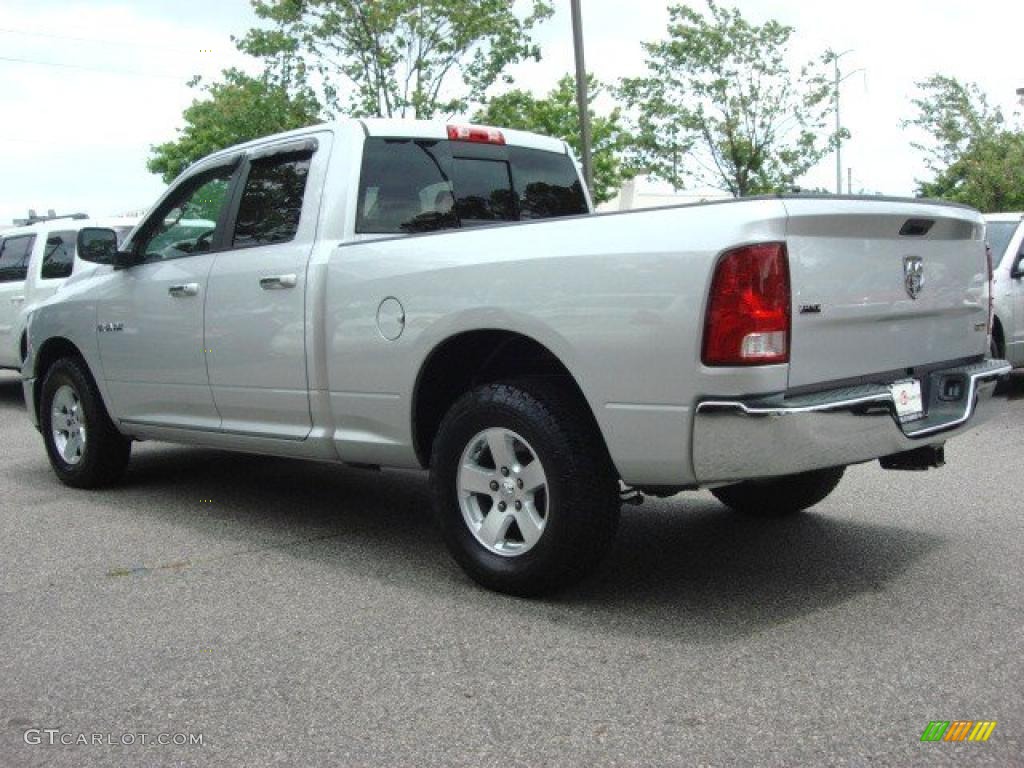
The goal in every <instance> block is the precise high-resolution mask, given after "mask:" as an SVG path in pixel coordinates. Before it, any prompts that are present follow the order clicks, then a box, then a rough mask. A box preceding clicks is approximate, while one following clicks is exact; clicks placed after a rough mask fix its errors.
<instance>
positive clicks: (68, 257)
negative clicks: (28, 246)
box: [41, 232, 78, 280]
mask: <svg viewBox="0 0 1024 768" xmlns="http://www.w3.org/2000/svg"><path fill="white" fill-rule="evenodd" d="M77 237H78V233H77V232H51V233H50V234H49V235H48V236H47V238H46V250H44V251H43V266H42V271H41V277H42V278H43V280H59V279H61V278H65V277H71V270H72V268H73V267H74V264H75V243H76V240H77Z"/></svg>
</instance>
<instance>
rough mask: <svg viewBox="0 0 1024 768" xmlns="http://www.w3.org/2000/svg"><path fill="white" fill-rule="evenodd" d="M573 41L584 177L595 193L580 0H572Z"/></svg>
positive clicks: (588, 187) (592, 192)
mask: <svg viewBox="0 0 1024 768" xmlns="http://www.w3.org/2000/svg"><path fill="white" fill-rule="evenodd" d="M572 43H573V48H575V50H576V108H577V109H578V110H579V114H580V149H581V154H582V155H583V157H582V158H580V159H581V161H582V162H583V178H584V180H585V181H586V182H587V189H589V190H590V194H591V195H593V194H594V170H593V165H592V162H591V157H590V108H589V107H590V105H589V102H590V99H589V98H588V97H587V66H586V64H585V63H584V61H583V14H582V13H581V12H580V0H572Z"/></svg>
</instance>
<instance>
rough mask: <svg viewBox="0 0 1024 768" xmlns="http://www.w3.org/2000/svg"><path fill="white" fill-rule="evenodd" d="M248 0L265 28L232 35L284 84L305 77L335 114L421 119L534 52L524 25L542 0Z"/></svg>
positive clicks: (537, 14) (474, 93)
mask: <svg viewBox="0 0 1024 768" xmlns="http://www.w3.org/2000/svg"><path fill="white" fill-rule="evenodd" d="M524 3H525V5H526V6H527V7H528V9H527V10H528V12H527V14H526V15H525V16H520V15H517V14H516V13H514V12H513V4H512V3H510V2H508V1H507V0H459V2H452V1H451V0H252V5H253V8H254V10H255V11H256V15H257V16H259V17H260V18H261V19H264V20H266V21H268V22H270V23H271V25H272V26H271V28H269V29H265V28H258V29H252V30H250V31H249V32H248V34H246V35H245V36H244V37H243V38H242V39H241V40H240V41H239V42H238V44H239V48H241V49H242V50H243V51H245V52H246V53H249V54H251V55H253V56H257V57H260V58H262V59H264V60H265V61H266V63H267V67H268V71H270V72H271V73H272V74H273V75H274V76H275V77H277V78H278V79H279V80H280V81H282V82H284V83H285V84H294V83H295V82H296V81H298V82H301V83H303V84H308V83H312V84H314V85H315V86H316V88H317V89H318V90H317V92H318V93H321V94H322V99H323V102H324V105H325V106H326V107H327V109H328V110H329V111H331V112H333V113H345V114H350V115H354V116H357V117H359V116H381V117H409V118H412V117H416V118H428V117H432V116H434V115H437V114H454V113H458V112H464V111H466V110H467V109H468V108H469V104H470V103H480V102H481V101H482V100H483V97H484V93H485V92H486V90H487V89H488V88H489V87H490V86H491V85H493V84H494V82H495V81H496V80H498V78H499V77H505V79H506V80H507V79H508V78H507V76H504V75H503V72H504V70H505V69H506V67H507V66H508V65H510V64H513V63H515V62H517V61H521V60H523V59H528V58H532V59H535V60H536V59H539V58H540V50H539V48H538V47H537V46H536V45H534V44H533V43H532V41H531V39H530V30H531V29H532V28H533V27H534V25H535V24H537V23H538V22H539V21H541V20H543V19H545V18H547V17H549V16H550V15H551V13H552V8H551V6H550V4H549V3H548V2H547V0H524Z"/></svg>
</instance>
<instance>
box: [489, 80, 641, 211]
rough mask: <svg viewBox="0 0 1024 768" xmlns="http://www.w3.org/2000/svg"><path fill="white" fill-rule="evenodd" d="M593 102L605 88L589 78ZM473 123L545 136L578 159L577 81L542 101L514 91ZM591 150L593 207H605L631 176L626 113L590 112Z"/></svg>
mask: <svg viewBox="0 0 1024 768" xmlns="http://www.w3.org/2000/svg"><path fill="white" fill-rule="evenodd" d="M587 80H588V83H589V90H588V93H589V96H590V102H591V104H593V101H594V99H595V98H597V97H598V96H599V95H600V94H601V92H602V90H603V87H602V86H601V84H600V83H598V82H597V80H595V79H594V78H593V76H589V75H588V77H587ZM473 119H474V120H475V121H476V122H478V123H484V124H485V125H496V126H501V127H505V128H517V129H519V130H524V131H534V132H536V133H543V134H544V135H546V136H554V137H556V138H559V139H563V140H564V141H566V142H568V144H569V146H570V147H572V149H573V151H574V152H575V153H576V156H577V157H579V156H580V154H581V152H582V149H581V147H580V124H579V112H578V110H577V107H576V79H575V78H574V77H573V76H572V75H566V76H565V77H563V78H562V79H561V80H559V81H558V85H557V86H555V88H554V89H553V90H552V91H551V92H550V93H548V95H547V96H545V97H544V98H537V97H536V96H534V95H533V94H532V93H530V92H528V91H523V90H514V91H509V92H508V93H503V94H501V95H500V96H496V97H494V98H493V99H491V100H490V101H488V102H487V104H486V106H485V107H484V108H483V109H481V110H480V111H479V112H477V113H476V115H475V116H474V117H473ZM590 126H591V147H592V156H593V162H594V187H595V188H594V189H592V190H591V195H592V196H593V198H594V202H597V203H603V202H605V201H606V200H610V199H611V198H613V197H614V196H615V194H616V192H618V189H619V187H621V186H622V184H623V182H625V181H626V179H628V178H629V177H630V176H631V173H630V171H629V169H628V168H627V167H626V165H625V163H624V162H623V151H624V149H625V147H626V144H627V142H628V136H627V135H626V133H625V131H624V129H623V126H622V115H621V111H620V110H619V109H618V108H616V109H613V110H612V111H611V112H610V113H608V114H607V115H597V114H594V112H593V109H591V116H590Z"/></svg>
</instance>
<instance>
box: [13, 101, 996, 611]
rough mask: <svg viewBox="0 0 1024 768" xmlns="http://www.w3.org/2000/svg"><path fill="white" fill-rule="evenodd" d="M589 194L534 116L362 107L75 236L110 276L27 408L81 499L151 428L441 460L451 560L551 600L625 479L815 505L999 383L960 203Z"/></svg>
mask: <svg viewBox="0 0 1024 768" xmlns="http://www.w3.org/2000/svg"><path fill="white" fill-rule="evenodd" d="M590 212H591V207H590V201H589V199H588V197H587V194H586V191H585V188H584V186H583V184H582V182H581V179H580V177H579V174H578V170H577V166H576V163H575V161H574V158H573V157H572V155H571V153H570V151H569V149H568V147H567V146H566V144H565V143H564V142H562V141H556V140H554V139H549V138H545V137H542V136H537V135H533V134H528V133H521V132H518V131H505V130H499V129H495V128H487V127H479V126H461V125H445V124H443V123H432V122H405V121H390V120H365V121H355V120H349V121H343V122H339V123H335V124H331V125H326V126H320V127H315V128H310V129H307V130H303V131H297V132H292V133H288V134H283V135H279V136H273V137H269V138H266V139H262V140H259V141H255V142H252V143H249V144H244V145H241V146H238V147H233V148H231V149H228V150H225V151H222V152H218V153H217V154H215V155H212V156H210V157H209V158H207V159H205V160H203V161H201V162H199V163H198V164H196V165H195V166H194V167H192V168H190V169H189V170H188V171H187V172H186V173H185V174H184V175H183V176H182V177H181V178H179V179H178V180H177V181H176V182H175V183H174V184H173V185H172V186H171V187H170V189H169V190H168V191H167V193H166V194H165V195H164V196H163V197H162V198H161V199H160V201H158V202H157V204H156V206H155V208H154V209H153V210H152V212H151V213H150V214H148V215H147V216H146V217H145V218H144V219H143V221H142V223H141V224H140V225H139V227H138V228H136V229H135V230H134V231H133V233H132V234H131V235H130V236H129V237H128V239H127V241H126V242H125V243H124V244H123V246H122V247H121V248H120V249H118V248H117V238H116V236H115V234H114V233H113V232H110V231H106V230H102V229H85V230H83V231H82V232H81V233H80V235H79V254H80V256H82V257H83V258H88V259H92V260H93V261H96V262H98V263H105V264H113V265H114V269H112V270H98V271H97V272H96V273H95V274H93V275H91V276H88V277H84V278H83V279H80V280H76V281H75V282H74V283H73V284H68V285H67V286H65V288H64V290H62V291H61V293H60V294H58V295H57V296H55V297H53V298H51V299H49V300H48V301H45V302H43V303H42V304H41V305H40V306H38V307H37V308H36V309H35V311H34V312H33V313H32V315H31V319H30V322H29V335H28V342H29V345H28V356H27V360H26V363H25V366H24V369H23V376H24V391H25V398H26V402H27V404H28V411H29V413H30V414H31V416H32V418H33V419H35V421H36V424H37V425H38V426H39V428H40V430H41V432H42V435H43V439H44V442H45V446H46V450H47V454H48V456H49V459H50V462H51V464H52V466H53V469H54V471H55V472H56V474H57V476H58V477H59V478H60V480H61V481H63V482H64V483H66V484H68V485H70V486H75V487H86V488H89V487H94V486H99V485H102V484H104V483H110V482H113V481H115V480H116V479H118V478H119V477H120V476H121V474H122V473H123V472H124V470H125V467H126V465H127V463H128V461H129V454H130V447H131V442H132V441H133V440H167V441H172V442H178V443H188V444H192V445H202V446H210V447H217V448H224V449H230V450H239V451H250V452H254V453H263V454H273V455H278V456H289V457H295V458H304V459H312V460H320V461H333V462H339V463H346V464H350V465H355V466H360V467H380V466H390V467H406V468H412V467H423V468H429V469H430V471H431V484H432V493H433V500H434V507H435V512H436V515H437V519H438V521H439V525H440V529H441V532H442V534H443V537H444V539H445V541H446V543H447V545H448V547H449V549H450V550H451V553H452V555H453V556H454V558H455V559H456V560H457V561H458V562H459V563H460V564H461V565H462V566H463V567H464V568H465V570H466V571H467V572H468V573H469V574H470V575H471V576H472V577H473V578H475V579H476V580H478V581H479V582H480V583H482V584H484V585H486V586H488V587H491V588H494V589H498V590H502V591H505V592H510V593H515V594H536V593H538V592H542V591H545V590H548V589H552V588H555V587H558V586H560V585H563V584H566V583H568V582H571V581H572V580H574V579H576V578H578V577H579V576H580V575H581V574H583V573H585V572H586V571H587V570H589V569H590V568H591V567H593V566H594V565H595V563H597V562H598V561H599V559H600V557H601V555H602V554H603V553H604V552H605V551H606V550H607V549H608V546H609V544H610V542H611V540H612V537H613V535H614V532H615V530H616V525H617V521H618V517H619V508H620V503H621V496H620V493H621V492H622V488H621V487H620V481H621V482H622V483H624V484H627V485H628V486H629V487H631V488H633V489H636V490H637V491H638V492H639V493H643V494H653V495H669V494H674V493H677V492H679V491H682V490H691V489H696V488H702V487H707V488H711V489H712V492H713V493H714V494H715V495H716V496H717V497H718V498H719V499H720V500H722V501H723V502H724V503H725V504H726V505H728V506H730V507H732V508H734V509H736V510H740V511H743V512H748V513H751V514H755V515H762V516H777V515H784V514H789V513H793V512H797V511H799V510H802V509H806V508H808V507H811V506H812V505H814V504H816V503H818V502H819V501H821V500H822V499H824V498H825V497H826V496H827V495H828V494H829V493H830V492H831V491H832V489H833V488H835V486H836V484H837V483H838V482H839V480H840V478H841V476H842V474H843V470H844V468H845V467H846V466H847V465H849V464H856V463H859V462H866V461H871V460H874V459H880V460H881V462H882V465H883V466H884V467H887V468H891V469H925V468H928V467H934V466H939V465H941V464H942V460H943V445H944V443H945V442H946V441H947V440H949V439H950V438H951V437H954V436H955V435H957V434H959V433H961V432H962V431H964V430H965V429H966V428H968V427H969V426H971V425H972V424H974V423H977V419H978V416H979V415H980V413H979V409H980V411H984V408H983V407H982V406H983V405H984V404H985V403H986V402H987V400H988V398H989V396H990V395H991V393H992V390H993V389H994V388H995V385H996V383H997V380H998V379H999V378H1001V377H1003V376H1004V375H1005V374H1006V373H1007V372H1008V371H1009V366H1008V365H1007V364H1006V363H1005V362H1004V361H999V360H988V359H986V352H987V346H988V331H989V327H988V319H989V295H990V283H989V275H988V266H987V259H986V253H985V244H984V240H983V233H984V222H983V220H982V218H981V216H980V214H978V213H977V212H976V211H974V210H972V209H969V208H966V207H962V206H956V205H949V204H942V203H934V202H926V201H919V200H898V199H880V198H865V199H848V198H833V197H825V198H822V199H815V198H813V197H808V196H800V197H797V198H788V197H765V198H751V199H742V200H737V201H730V202H727V203H716V204H705V205H692V206H681V207H675V208H661V209H650V210H643V211H630V212H624V213H614V214H604V215H591V213H590ZM197 218H198V219H205V220H207V221H210V222H215V225H214V226H213V228H212V229H210V230H208V231H201V232H199V233H198V234H197V233H196V231H195V230H194V229H193V230H189V231H185V230H184V229H183V228H181V226H180V222H182V221H186V220H190V219H191V220H194V219H197ZM894 514H897V511H895V510H894Z"/></svg>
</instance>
